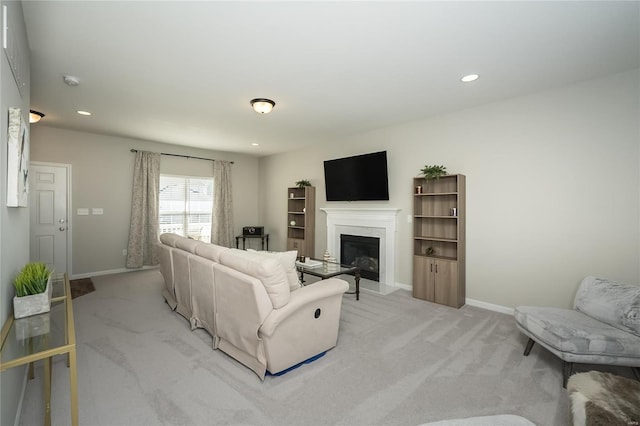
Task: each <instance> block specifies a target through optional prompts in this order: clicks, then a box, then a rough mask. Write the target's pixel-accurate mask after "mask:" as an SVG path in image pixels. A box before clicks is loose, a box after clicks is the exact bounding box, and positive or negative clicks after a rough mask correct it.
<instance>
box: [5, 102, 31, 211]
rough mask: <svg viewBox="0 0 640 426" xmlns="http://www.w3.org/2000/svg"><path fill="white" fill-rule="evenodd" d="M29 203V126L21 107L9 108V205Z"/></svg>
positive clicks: (18, 205)
mask: <svg viewBox="0 0 640 426" xmlns="http://www.w3.org/2000/svg"><path fill="white" fill-rule="evenodd" d="M28 203H29V127H28V126H27V124H26V122H25V121H24V120H23V119H22V111H21V110H20V108H9V126H8V135H7V207H27V206H28Z"/></svg>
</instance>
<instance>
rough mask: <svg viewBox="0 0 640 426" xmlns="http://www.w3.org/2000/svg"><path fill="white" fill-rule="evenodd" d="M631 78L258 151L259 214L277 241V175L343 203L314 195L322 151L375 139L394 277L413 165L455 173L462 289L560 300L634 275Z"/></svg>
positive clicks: (404, 269) (476, 295)
mask: <svg viewBox="0 0 640 426" xmlns="http://www.w3.org/2000/svg"><path fill="white" fill-rule="evenodd" d="M639 80H640V73H639V72H638V71H637V70H636V71H633V72H627V73H623V74H618V75H612V76H609V77H607V78H602V79H598V80H593V81H588V82H583V83H580V84H576V85H572V86H567V87H562V88H558V89H556V90H552V91H547V92H542V93H537V94H533V95H530V96H525V97H519V98H514V99H510V100H506V101H503V102H496V103H492V104H488V105H484V106H481V107H477V108H472V109H468V110H464V111H460V112H456V113H452V114H448V115H443V116H437V117H432V118H428V119H425V120H422V121H417V122H412V123H406V124H403V125H398V126H394V127H388V128H384V129H380V130H377V131H372V132H369V133H366V134H358V135H353V136H350V137H345V138H343V139H341V140H334V141H327V144H326V145H323V146H320V147H314V148H310V149H305V150H300V151H297V152H290V153H286V154H281V155H274V156H270V157H265V158H262V159H261V160H260V185H261V186H260V188H261V191H260V194H261V198H260V207H261V219H262V223H264V224H265V226H267V228H268V230H269V232H270V233H271V235H272V239H271V240H272V241H273V247H274V248H277V249H280V250H282V249H284V248H285V237H286V214H285V207H286V200H285V198H286V189H285V188H286V187H287V186H291V185H293V184H294V182H295V181H297V180H299V179H303V178H306V179H309V180H311V182H312V184H313V185H314V186H316V187H317V200H316V203H317V207H318V208H321V207H325V206H333V207H335V206H340V205H344V204H345V203H327V202H326V201H325V195H324V178H323V163H322V162H323V160H327V159H332V158H338V157H343V156H348V155H354V154H362V153H367V152H374V151H378V150H383V149H386V150H387V152H388V159H389V165H388V168H389V179H390V182H389V187H390V188H389V189H390V193H391V194H390V200H389V201H388V202H382V203H377V204H376V205H378V206H387V207H398V208H401V209H402V212H401V214H400V219H399V228H398V247H399V255H398V259H397V262H398V263H397V269H396V270H397V272H396V280H397V282H398V283H400V284H406V285H410V284H411V280H412V271H411V268H412V266H411V265H412V252H411V250H412V244H411V233H412V225H411V224H408V223H407V215H409V214H410V213H411V211H412V210H411V200H412V196H411V194H412V186H411V178H412V177H413V176H417V175H418V174H419V170H420V169H421V168H422V166H424V165H425V164H429V165H432V164H443V165H445V166H446V167H447V168H448V171H449V172H451V173H461V174H465V175H466V176H467V253H466V255H467V297H468V298H471V299H475V300H478V301H482V302H487V303H492V304H496V305H501V306H506V307H514V306H516V305H520V304H534V305H536V304H539V305H548V306H560V307H568V306H570V304H571V301H572V300H573V295H574V293H575V290H576V288H577V286H578V284H579V282H580V280H581V279H582V278H583V277H584V276H586V275H589V274H594V275H600V276H606V277H610V278H611V279H616V280H620V281H626V282H633V283H637V282H638V281H639V276H640V275H639V274H640V271H639V269H638V268H639V266H638V262H639V258H640V251H639V250H640V248H639V244H640V226H639V225H640V224H639V218H640V207H639V200H640V190H639V179H640V173H639V165H640V164H639V158H640V157H639V156H640V153H639V151H640V149H639V145H640V130H639V126H638V117H639V116H640V106H639V105H638V99H639V97H640V89H639V87H640V86H639V84H638V83H639ZM370 204H371V203H362V202H353V203H348V205H350V206H365V205H370ZM316 214H317V220H316V255H319V254H321V253H322V252H323V251H324V249H325V246H326V222H325V220H326V217H325V215H324V213H322V212H320V211H318V212H317V213H316Z"/></svg>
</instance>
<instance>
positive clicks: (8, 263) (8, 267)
mask: <svg viewBox="0 0 640 426" xmlns="http://www.w3.org/2000/svg"><path fill="white" fill-rule="evenodd" d="M0 3H1V4H2V6H5V5H6V6H7V11H8V27H9V29H10V33H9V34H10V35H11V36H12V37H14V39H13V40H12V41H11V42H12V43H16V44H17V45H18V46H19V49H18V50H19V52H20V53H19V55H20V66H21V67H22V70H23V71H24V76H26V77H25V82H26V83H27V85H26V87H24V90H23V93H22V95H21V94H20V92H19V91H18V86H17V85H16V83H15V81H14V78H13V74H12V72H11V68H10V67H9V61H8V60H7V56H6V55H5V54H4V51H3V52H1V53H0V56H1V57H2V58H1V59H0V61H1V62H0V79H1V80H2V83H1V88H0V94H1V96H0V98H1V104H2V108H0V123H1V124H0V140H1V141H2V144H0V164H1V166H0V171H1V173H0V301H1V303H0V322H1V323H2V324H4V322H5V321H6V320H7V318H9V315H11V312H12V311H13V307H12V300H13V296H14V294H15V291H14V288H13V279H14V278H15V276H16V274H17V273H18V271H20V269H21V268H22V267H23V266H24V264H25V263H27V262H28V261H29V238H28V237H29V209H28V208H24V207H21V208H16V207H7V180H6V178H7V177H6V171H7V124H8V114H9V108H12V107H17V108H21V109H22V119H23V120H29V95H30V87H31V86H30V84H29V69H30V68H29V66H30V62H29V44H28V41H27V35H26V30H25V25H24V18H23V16H22V4H21V3H20V2H13V1H2V2H0ZM1 50H4V49H1ZM27 122H28V121H27ZM24 371H25V369H24V368H21V367H17V368H12V369H10V370H7V371H4V372H3V373H1V375H0V407H2V409H1V410H0V424H2V425H12V424H13V423H14V420H15V417H16V414H17V409H18V401H19V397H20V394H21V391H22V387H23V378H24Z"/></svg>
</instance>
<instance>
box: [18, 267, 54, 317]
mask: <svg viewBox="0 0 640 426" xmlns="http://www.w3.org/2000/svg"><path fill="white" fill-rule="evenodd" d="M51 273H52V271H51V270H49V268H47V265H45V264H44V263H42V262H29V263H27V264H26V265H25V266H24V268H22V270H21V271H20V272H19V273H18V275H17V276H16V278H15V279H14V281H13V286H14V287H15V289H16V295H15V297H14V298H13V317H14V318H16V319H17V318H23V317H27V316H30V315H36V314H41V313H43V312H49V310H51V292H52V286H51Z"/></svg>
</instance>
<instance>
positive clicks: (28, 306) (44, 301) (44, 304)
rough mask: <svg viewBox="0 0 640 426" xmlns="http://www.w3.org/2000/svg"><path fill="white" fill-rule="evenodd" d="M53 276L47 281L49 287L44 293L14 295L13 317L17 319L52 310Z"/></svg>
mask: <svg viewBox="0 0 640 426" xmlns="http://www.w3.org/2000/svg"><path fill="white" fill-rule="evenodd" d="M52 291H53V286H52V285H51V277H49V280H48V281H47V288H45V290H44V293H40V294H33V295H31V296H22V297H18V296H14V297H13V317H14V318H15V319H18V318H24V317H28V316H31V315H37V314H41V313H43V312H49V311H50V310H51V293H52Z"/></svg>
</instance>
